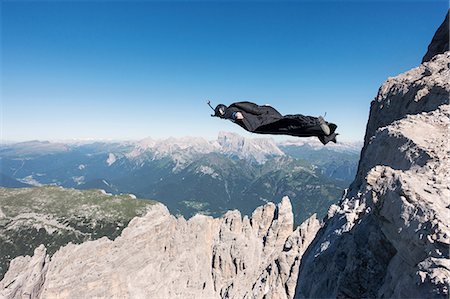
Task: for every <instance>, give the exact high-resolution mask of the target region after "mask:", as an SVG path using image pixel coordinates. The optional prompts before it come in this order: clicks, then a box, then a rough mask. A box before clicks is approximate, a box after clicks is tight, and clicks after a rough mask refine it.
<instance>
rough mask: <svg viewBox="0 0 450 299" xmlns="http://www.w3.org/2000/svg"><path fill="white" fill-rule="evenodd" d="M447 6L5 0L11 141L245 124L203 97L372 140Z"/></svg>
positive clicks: (6, 128) (5, 85) (191, 131)
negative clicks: (370, 132)
mask: <svg viewBox="0 0 450 299" xmlns="http://www.w3.org/2000/svg"><path fill="white" fill-rule="evenodd" d="M447 8H448V3H447V1H430V0H428V1H423V2H420V1H384V2H380V1H377V2H370V1H360V2H356V1H354V2H346V1H332V2H326V1H319V2H312V1H311V2H281V3H280V2H231V3H225V2H147V1H134V2H125V1H123V2H121V1H114V2H107V1H95V2H89V1H75V2H67V1H50V2H41V1H23V2H21V1H2V2H1V39H2V40H1V43H2V44H1V50H2V51H1V55H2V61H1V76H2V77H1V80H2V81H1V87H2V93H1V96H2V135H3V137H2V138H3V140H30V139H41V140H55V139H71V138H88V137H92V138H101V139H107V138H115V139H139V138H145V137H148V136H153V137H167V136H186V135H189V136H202V137H206V138H210V139H212V138H215V137H216V136H217V133H218V131H221V130H224V131H234V132H238V133H241V134H243V133H244V131H243V130H242V129H241V128H239V127H237V126H236V125H233V124H232V123H230V122H228V121H223V120H219V119H216V118H211V117H209V114H210V112H211V111H210V109H209V108H208V106H207V105H206V104H205V101H206V99H211V100H212V102H213V103H214V104H217V103H219V102H223V103H225V104H228V103H231V102H233V101H242V100H250V101H255V102H257V103H260V104H271V105H272V106H274V107H275V108H277V109H278V110H279V111H280V112H281V113H283V114H296V113H301V114H307V115H315V116H317V115H319V114H323V113H325V112H327V119H329V120H330V121H333V122H335V123H337V124H338V125H339V132H340V133H341V140H362V139H363V135H364V131H365V126H366V122H367V117H368V112H369V105H370V101H371V100H372V99H373V98H374V97H375V95H376V93H377V90H378V88H379V86H380V85H381V84H382V82H383V81H384V80H386V79H387V77H389V76H395V75H397V74H399V73H402V72H404V71H407V70H409V69H411V68H413V67H415V66H418V65H419V63H420V61H421V58H422V56H423V55H424V54H425V52H426V49H427V46H428V44H429V42H430V40H431V38H432V36H433V34H434V32H435V31H436V29H437V27H438V26H439V25H440V24H441V22H442V21H443V19H444V17H445V14H446V11H447Z"/></svg>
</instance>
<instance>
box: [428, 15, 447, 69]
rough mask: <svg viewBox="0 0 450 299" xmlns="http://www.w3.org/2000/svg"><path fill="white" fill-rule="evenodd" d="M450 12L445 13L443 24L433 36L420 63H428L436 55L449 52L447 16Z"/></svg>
mask: <svg viewBox="0 0 450 299" xmlns="http://www.w3.org/2000/svg"><path fill="white" fill-rule="evenodd" d="M449 12H450V10H449V11H448V12H447V16H446V17H445V20H444V22H442V24H441V26H439V28H438V30H437V31H436V34H435V35H434V36H433V40H432V41H431V43H430V45H429V46H428V51H427V53H426V54H425V56H423V59H422V63H424V62H427V61H430V59H431V58H433V57H434V56H435V55H437V54H442V53H444V52H446V51H448V50H449V48H448V46H449V31H448V30H449V21H448V15H449Z"/></svg>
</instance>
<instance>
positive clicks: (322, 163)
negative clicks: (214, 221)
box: [0, 132, 359, 222]
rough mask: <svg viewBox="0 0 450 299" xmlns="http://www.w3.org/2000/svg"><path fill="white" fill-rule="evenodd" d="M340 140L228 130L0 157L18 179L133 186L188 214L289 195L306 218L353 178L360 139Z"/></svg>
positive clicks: (9, 149)
mask: <svg viewBox="0 0 450 299" xmlns="http://www.w3.org/2000/svg"><path fill="white" fill-rule="evenodd" d="M300 140H301V142H300ZM338 145H339V144H338ZM338 145H335V146H328V145H327V146H326V147H324V146H323V145H321V144H320V146H319V145H318V141H316V140H314V139H310V138H302V139H298V140H297V141H295V140H293V141H291V142H289V143H286V142H284V143H279V142H275V141H274V140H273V139H271V138H246V137H242V136H240V135H238V134H234V133H227V132H220V133H219V135H218V138H217V140H212V141H208V140H206V139H204V138H199V137H183V138H168V139H153V138H146V139H143V140H140V141H136V142H131V141H124V142H94V141H91V142H76V143H51V142H40V141H30V142H23V143H18V144H8V145H2V146H1V147H0V162H1V163H2V170H3V171H4V174H5V176H8V177H10V178H11V179H13V180H16V181H18V182H19V183H23V184H28V185H35V186H40V185H59V186H63V187H67V188H77V189H103V190H105V191H106V192H107V193H112V194H120V193H133V194H136V195H137V196H139V197H140V198H152V199H156V200H159V201H161V202H163V203H164V204H166V205H167V206H168V208H169V209H170V211H171V212H172V213H174V214H181V215H184V216H185V217H190V216H192V215H194V214H195V213H205V214H210V215H214V216H220V215H221V214H222V213H224V212H225V211H227V210H229V209H239V210H240V211H241V212H242V213H245V214H248V213H251V212H252V211H253V210H254V209H255V208H256V207H257V206H259V205H261V204H264V203H266V202H267V201H269V200H270V199H271V198H273V197H274V196H284V195H289V196H290V197H291V200H292V203H293V207H294V214H295V220H296V221H297V222H301V221H303V220H304V219H306V218H307V217H309V216H310V215H312V214H313V213H315V212H318V213H319V215H320V216H323V215H324V214H325V212H326V207H327V206H328V205H329V204H330V202H329V201H330V200H331V199H332V198H336V197H339V195H340V194H342V192H343V189H344V188H345V186H346V185H347V184H348V183H349V182H350V181H351V180H353V178H354V174H355V172H356V165H357V160H358V157H359V150H358V145H355V144H349V145H345V146H343V145H339V146H338ZM5 182H6V181H5ZM9 186H12V185H9ZM22 186H23V185H22Z"/></svg>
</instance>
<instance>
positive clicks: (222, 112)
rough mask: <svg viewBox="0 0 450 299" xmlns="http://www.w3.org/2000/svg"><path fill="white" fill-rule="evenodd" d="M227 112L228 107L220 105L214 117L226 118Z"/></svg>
mask: <svg viewBox="0 0 450 299" xmlns="http://www.w3.org/2000/svg"><path fill="white" fill-rule="evenodd" d="M225 110H227V106H225V105H224V104H219V105H217V106H216V109H214V116H217V117H220V118H224V117H225Z"/></svg>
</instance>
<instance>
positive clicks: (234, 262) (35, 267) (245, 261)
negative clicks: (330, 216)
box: [0, 197, 319, 298]
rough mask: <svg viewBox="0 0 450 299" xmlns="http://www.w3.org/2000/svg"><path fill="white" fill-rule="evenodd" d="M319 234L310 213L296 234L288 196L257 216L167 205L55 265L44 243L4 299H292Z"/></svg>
mask: <svg viewBox="0 0 450 299" xmlns="http://www.w3.org/2000/svg"><path fill="white" fill-rule="evenodd" d="M318 229H319V221H318V220H317V219H316V218H315V216H312V217H311V218H310V219H308V220H307V221H306V222H305V223H303V224H302V225H301V226H300V227H298V228H297V229H296V230H293V214H292V207H291V203H290V201H289V199H288V198H287V197H286V198H283V200H282V201H281V203H280V204H278V205H274V204H272V203H269V204H267V205H265V206H263V207H260V208H258V209H256V210H255V212H254V213H253V215H252V217H251V218H248V217H247V216H244V217H243V218H242V217H241V214H240V213H239V212H238V211H230V212H228V213H227V214H226V215H225V216H224V217H222V218H219V219H214V218H212V217H207V216H202V215H196V216H194V217H193V218H191V219H189V220H188V221H186V220H185V219H183V218H175V217H174V216H172V215H170V214H169V212H168V210H167V208H166V207H165V206H163V205H161V204H157V205H154V206H153V207H152V208H151V210H150V211H149V212H148V214H146V216H145V217H140V218H134V219H133V220H132V221H131V222H130V224H129V226H128V227H127V228H126V229H124V231H123V232H122V235H121V236H120V237H118V238H116V239H115V240H114V241H111V240H109V239H107V238H102V239H99V240H96V241H90V242H85V243H83V244H79V245H73V244H69V245H67V246H65V247H62V248H61V249H60V250H59V251H57V252H56V253H55V255H53V257H52V258H51V260H49V257H48V256H47V255H46V253H45V248H44V247H43V246H41V247H39V248H38V249H37V250H36V251H35V253H34V256H33V257H19V258H16V259H14V260H13V261H12V263H11V266H10V269H9V271H8V272H7V273H6V275H5V277H4V279H3V280H2V281H1V282H0V297H1V298H17V297H23V296H28V297H27V298H54V297H58V298H92V297H102V298H220V297H227V298H263V297H264V296H266V295H267V296H273V297H276V298H292V296H293V294H294V292H295V286H296V281H297V277H298V265H299V262H300V257H301V255H302V253H303V252H304V251H305V250H306V248H307V247H308V245H309V242H310V241H311V240H312V239H313V238H314V236H315V234H316V232H317V230H318Z"/></svg>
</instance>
